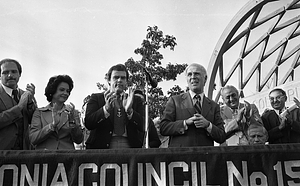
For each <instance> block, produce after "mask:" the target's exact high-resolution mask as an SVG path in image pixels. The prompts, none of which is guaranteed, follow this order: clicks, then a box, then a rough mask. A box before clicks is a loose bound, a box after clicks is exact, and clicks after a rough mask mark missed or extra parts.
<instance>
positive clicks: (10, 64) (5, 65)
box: [1, 62, 18, 70]
mask: <svg viewBox="0 0 300 186" xmlns="http://www.w3.org/2000/svg"><path fill="white" fill-rule="evenodd" d="M4 68H5V69H8V70H10V69H13V70H14V69H18V67H17V65H16V64H15V63H13V62H5V63H3V64H2V65H1V69H4Z"/></svg>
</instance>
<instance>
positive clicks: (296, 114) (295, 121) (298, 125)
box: [291, 108, 300, 135]
mask: <svg viewBox="0 0 300 186" xmlns="http://www.w3.org/2000/svg"><path fill="white" fill-rule="evenodd" d="M291 117H292V121H291V130H293V131H295V132H297V133H300V109H298V108H297V109H296V110H294V111H293V112H292V113H291ZM299 135H300V134H299Z"/></svg>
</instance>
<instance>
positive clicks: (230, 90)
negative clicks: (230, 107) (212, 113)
mask: <svg viewBox="0 0 300 186" xmlns="http://www.w3.org/2000/svg"><path fill="white" fill-rule="evenodd" d="M223 93H224V94H225V95H232V94H237V93H238V92H237V91H236V90H235V89H234V88H231V87H229V88H226V89H224V90H223Z"/></svg>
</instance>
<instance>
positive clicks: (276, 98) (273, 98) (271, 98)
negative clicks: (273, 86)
mask: <svg viewBox="0 0 300 186" xmlns="http://www.w3.org/2000/svg"><path fill="white" fill-rule="evenodd" d="M283 97H284V95H280V96H277V97H269V99H270V101H275V100H281V99H282V98H283Z"/></svg>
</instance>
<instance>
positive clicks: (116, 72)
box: [111, 70, 126, 76]
mask: <svg viewBox="0 0 300 186" xmlns="http://www.w3.org/2000/svg"><path fill="white" fill-rule="evenodd" d="M111 74H112V75H113V76H115V75H117V76H126V72H125V71H116V70H114V71H112V73H111Z"/></svg>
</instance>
